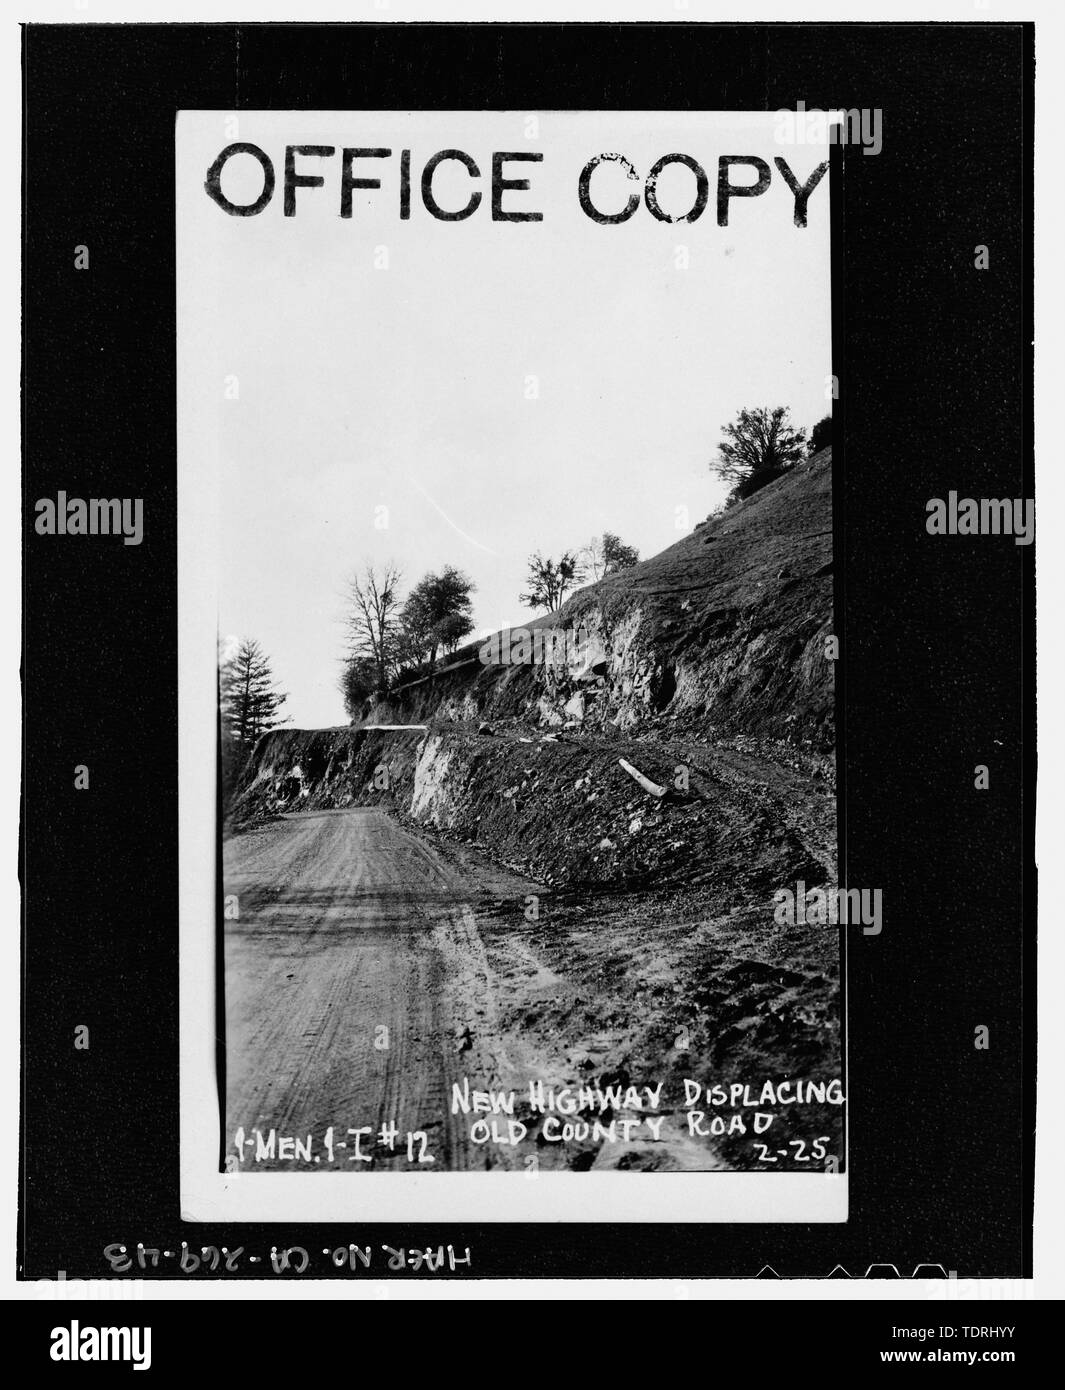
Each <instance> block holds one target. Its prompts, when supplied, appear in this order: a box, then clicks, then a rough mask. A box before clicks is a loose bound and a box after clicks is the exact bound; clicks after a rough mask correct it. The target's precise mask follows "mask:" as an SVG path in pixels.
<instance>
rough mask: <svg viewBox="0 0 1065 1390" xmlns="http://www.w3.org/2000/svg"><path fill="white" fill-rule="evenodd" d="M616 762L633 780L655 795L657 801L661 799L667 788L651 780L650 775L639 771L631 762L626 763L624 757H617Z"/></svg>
mask: <svg viewBox="0 0 1065 1390" xmlns="http://www.w3.org/2000/svg"><path fill="white" fill-rule="evenodd" d="M618 762H619V763H620V764H621V766H622V767H623V768H624V769H625V771H626V772H627V773H628V774H629V776H630V777H632V778H634V779H635V781H637V782H639V784H640V786H641V787H643V789H644V791H645V792H649V793H650V794H651V796H654V797H657V798H658V800H659V801H661V800H662V798H663V797H664V796H665V794H666V791H667V790H668V788H666V787H660V786H659V785H658V783H657V782H652V781H651V779H650V777H645V776H644V775H643V773H642V772H639V771H638V770H637V769H636V768H634V767H633V765H632V763H627V762H626V761H625V759H624V758H619V759H618Z"/></svg>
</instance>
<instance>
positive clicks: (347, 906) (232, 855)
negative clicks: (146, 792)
mask: <svg viewBox="0 0 1065 1390" xmlns="http://www.w3.org/2000/svg"><path fill="white" fill-rule="evenodd" d="M224 886H225V892H226V894H227V895H228V894H235V895H236V896H237V899H238V902H239V908H240V915H239V919H238V920H236V921H228V922H227V923H226V940H225V961H226V1057H227V1097H226V1139H227V1145H229V1146H231V1145H232V1142H233V1136H234V1134H235V1132H236V1130H237V1128H238V1126H242V1127H243V1128H244V1130H245V1132H246V1134H251V1132H252V1131H253V1129H255V1128H258V1129H259V1130H260V1131H261V1132H262V1133H263V1134H264V1135H268V1134H269V1131H270V1130H274V1131H276V1133H277V1135H278V1136H279V1137H287V1136H295V1137H297V1138H299V1139H300V1140H301V1141H304V1140H305V1139H306V1138H307V1136H308V1135H312V1136H313V1137H314V1149H313V1154H314V1155H316V1156H317V1159H318V1161H317V1162H316V1161H315V1158H314V1157H313V1156H312V1158H311V1160H310V1161H309V1162H308V1161H306V1160H302V1159H301V1160H296V1161H290V1160H285V1161H281V1160H271V1159H266V1160H264V1161H262V1162H258V1163H249V1162H246V1163H245V1164H244V1167H245V1170H246V1171H264V1170H266V1169H269V1168H282V1169H285V1170H292V1169H296V1168H303V1169H311V1170H317V1171H321V1170H322V1168H323V1167H329V1166H330V1164H329V1163H328V1160H327V1156H326V1151H325V1150H324V1148H323V1147H322V1142H323V1137H324V1134H325V1131H326V1129H327V1127H328V1126H330V1125H332V1126H334V1140H335V1142H336V1144H337V1148H336V1150H335V1153H334V1162H333V1164H332V1165H331V1166H333V1167H334V1168H343V1169H347V1170H349V1171H356V1170H357V1171H369V1170H371V1169H372V1168H374V1167H385V1168H387V1169H389V1170H393V1169H397V1168H398V1169H406V1168H407V1167H408V1166H409V1165H408V1160H407V1144H406V1133H407V1131H417V1130H423V1131H425V1132H426V1134H427V1135H428V1138H429V1151H430V1152H431V1153H432V1154H433V1156H434V1158H435V1160H436V1162H435V1164H434V1165H433V1167H435V1169H436V1170H437V1171H444V1170H455V1169H461V1168H466V1167H468V1166H470V1165H471V1164H472V1165H474V1166H478V1167H480V1166H483V1165H484V1163H485V1161H486V1160H485V1157H484V1155H483V1153H479V1152H477V1151H476V1150H474V1151H473V1152H472V1153H471V1145H470V1144H469V1141H468V1138H467V1134H466V1125H465V1122H464V1121H463V1118H462V1116H461V1115H460V1116H452V1115H451V1114H450V1105H449V1101H450V1089H451V1083H452V1081H453V1080H454V1079H455V1077H456V1075H457V1074H459V1073H461V1072H463V1071H465V1070H466V1069H467V1061H466V1059H465V1058H463V1059H457V1058H456V1049H457V1047H458V1045H459V1043H458V1042H457V1041H456V1039H457V1038H458V1037H459V1034H460V1033H461V1030H462V1028H463V1027H470V1028H472V1027H473V1025H472V1024H470V1023H468V1020H469V1019H471V1018H476V1019H477V1028H476V1033H477V1036H478V1039H479V1040H483V1039H484V1032H485V1028H486V1026H488V1027H490V1023H491V1015H492V1009H491V1006H490V1003H488V1002H487V1001H488V1000H489V997H490V989H489V976H488V970H487V963H486V958H485V954H484V947H483V945H482V944H481V942H480V938H479V935H478V932H477V924H476V920H475V918H474V917H473V914H472V912H471V911H470V909H469V906H468V903H467V902H466V901H464V900H463V897H462V892H461V887H462V885H461V883H460V881H459V879H458V877H457V875H456V874H455V873H454V872H453V871H452V870H450V869H449V868H448V867H447V865H445V864H444V863H443V862H442V861H438V860H437V859H436V858H435V857H434V856H433V855H432V853H431V852H430V851H429V850H428V849H427V848H426V847H425V846H424V845H422V844H419V843H418V841H416V840H415V839H414V838H413V837H412V836H410V835H408V834H407V833H406V832H405V831H404V830H402V829H401V828H400V827H399V826H397V825H396V823H395V822H394V821H393V820H391V819H389V818H388V817H387V816H386V815H385V814H384V813H383V812H381V811H378V810H376V809H371V808H356V809H350V810H341V811H320V812H304V813H302V814H294V815H289V816H286V817H284V818H283V819H282V820H280V821H278V822H275V823H274V824H272V825H270V826H267V827H266V828H264V829H262V830H258V831H255V832H252V833H251V834H248V835H243V836H237V837H234V838H233V839H231V840H229V841H227V843H226V845H225V849H224ZM481 1045H482V1043H481V1042H480V1041H479V1043H478V1047H480V1046H481ZM389 1122H394V1123H395V1125H396V1126H397V1127H398V1130H399V1137H398V1139H397V1141H396V1145H395V1148H394V1150H393V1151H391V1152H390V1151H389V1149H388V1148H387V1147H385V1146H383V1145H381V1144H378V1143H376V1142H375V1141H376V1136H377V1134H378V1132H379V1131H380V1129H381V1127H382V1126H383V1125H386V1124H388V1123H389ZM366 1126H369V1127H370V1128H371V1130H372V1133H371V1134H369V1135H366V1136H364V1137H363V1138H362V1139H361V1141H360V1144H361V1152H362V1153H364V1154H370V1155H371V1157H372V1162H370V1163H364V1162H352V1157H353V1154H354V1148H353V1146H352V1145H353V1141H351V1140H350V1139H349V1136H348V1135H347V1134H346V1131H347V1129H348V1128H349V1127H350V1128H353V1129H354V1128H361V1127H366ZM341 1142H344V1143H345V1144H347V1145H348V1147H347V1148H344V1149H341V1148H340V1147H339V1145H340V1143H341ZM371 1145H374V1147H373V1149H372V1150H371V1148H370V1146H371ZM230 1151H232V1149H231V1148H230ZM415 1152H416V1153H417V1152H418V1148H417V1146H416V1149H415ZM419 1167H420V1168H421V1171H426V1170H427V1169H428V1168H429V1165H424V1164H423V1165H419ZM430 1171H431V1169H430Z"/></svg>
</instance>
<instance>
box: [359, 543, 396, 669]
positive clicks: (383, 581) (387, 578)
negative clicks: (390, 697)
mask: <svg viewBox="0 0 1065 1390" xmlns="http://www.w3.org/2000/svg"><path fill="white" fill-rule="evenodd" d="M400 582H401V575H400V572H399V569H398V567H397V566H396V565H395V564H394V563H393V562H392V561H391V560H389V561H388V562H387V563H386V564H385V565H383V566H382V568H381V571H380V573H378V571H377V569H376V568H375V566H373V565H370V564H368V565H367V566H366V567H365V569H364V570H363V572H362V573H361V574H357V575H356V576H355V577H354V578H353V579H352V580H351V582H350V584H349V586H348V601H349V604H350V612H349V615H348V660H349V661H357V660H360V659H361V660H363V661H368V662H370V663H372V666H373V670H374V673H375V680H376V686H377V694H378V695H384V694H385V693H386V691H387V690H388V683H389V679H390V677H391V675H392V673H393V671H394V669H395V660H396V652H397V644H398V639H399V617H400V610H401V603H400V597H399V586H400Z"/></svg>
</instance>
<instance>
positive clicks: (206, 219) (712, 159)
mask: <svg viewBox="0 0 1065 1390" xmlns="http://www.w3.org/2000/svg"><path fill="white" fill-rule="evenodd" d="M875 133H876V132H875V130H873V129H872V128H871V126H870V122H869V119H868V116H867V118H866V123H865V128H864V131H863V128H862V123H861V115H860V113H855V121H854V125H853V130H852V131H850V132H849V131H848V130H847V128H846V126H844V127H843V129H840V128H839V127H838V126H837V127H836V129H835V132H834V134H833V133H832V132H831V127H830V126H829V123H828V120H827V117H826V114H825V113H823V112H821V113H809V114H808V115H802V114H799V115H797V114H796V113H794V112H783V113H779V114H776V115H774V114H772V113H751V114H745V113H713V112H709V113H702V114H699V113H696V114H690V115H689V114H681V113H676V114H671V113H663V112H654V113H647V112H643V113H595V112H542V113H539V112H533V113H524V112H518V113H511V112H498V113H476V114H474V113H454V112H441V113H431V112H420V113H398V112H378V113H370V112H362V111H360V112H351V113H322V114H319V115H315V114H309V113H305V112H281V113H277V112H272V113H263V112H240V113H239V114H238V113H235V112H230V113H224V112H217V113H204V112H196V113H190V112H182V113H181V115H180V117H179V120H178V126H177V139H178V209H179V211H178V283H179V344H180V351H181V359H180V361H181V366H180V369H179V428H180V429H181V431H182V435H181V444H180V449H179V454H180V457H179V493H182V492H187V493H188V498H183V499H182V503H181V505H183V506H184V505H186V502H187V505H188V507H189V508H190V513H197V512H199V511H200V510H201V509H202V511H203V513H204V516H205V520H204V523H203V524H201V523H200V522H195V523H190V527H189V535H190V536H192V537H193V538H194V545H195V556H192V555H190V554H189V553H188V551H186V552H185V553H184V554H183V565H184V568H183V572H182V585H183V586H186V587H192V586H193V585H195V588H196V591H197V592H198V593H203V592H205V589H206V586H205V584H204V577H205V576H204V571H205V569H210V570H211V572H212V574H213V576H214V582H215V585H216V595H217V611H216V612H214V611H212V610H211V609H209V608H208V607H207V606H206V605H202V619H201V618H200V613H201V606H200V605H198V606H197V610H196V615H197V620H198V621H202V629H197V630H195V631H194V630H193V626H192V622H193V617H192V614H191V612H187V613H186V620H185V622H184V623H183V638H184V639H185V640H186V641H187V642H188V643H189V644H190V648H191V646H192V644H194V643H195V644H196V651H197V655H198V659H197V660H196V663H195V666H192V665H191V663H190V666H189V670H188V671H187V672H183V674H182V691H183V695H186V696H190V698H191V697H197V704H196V709H197V711H199V712H200V717H202V718H203V719H204V723H203V727H202V728H197V731H196V732H197V733H198V734H199V735H200V738H199V739H198V740H197V746H198V747H200V748H202V750H203V752H202V756H203V759H204V766H203V767H202V769H200V771H201V773H202V779H203V786H204V787H205V788H206V789H209V790H210V796H209V797H208V798H206V799H205V800H204V803H203V811H204V815H203V818H202V820H201V822H200V827H199V828H200V831H201V832H204V831H206V830H207V829H208V828H210V819H211V811H212V809H213V806H214V804H215V800H216V794H215V791H214V788H213V787H212V785H211V784H212V780H213V777H214V774H215V768H216V766H217V770H218V778H219V786H218V789H217V806H218V812H217V821H216V824H215V826H214V833H215V834H216V835H217V840H218V850H217V862H218V864H219V866H220V877H221V883H220V885H219V891H218V896H217V898H216V899H212V897H211V896H210V894H211V893H212V891H213V890H214V884H213V882H212V879H211V874H210V869H211V866H212V863H213V862H215V861H214V860H213V859H212V857H211V856H210V855H205V856H204V857H202V858H199V864H200V873H201V877H202V880H203V882H202V885H201V888H202V902H203V904H204V905H205V906H206V907H208V908H210V907H211V906H212V903H214V905H215V909H216V910H215V911H213V912H208V914H207V915H205V916H203V918H202V919H201V920H199V921H198V922H197V923H196V925H195V931H196V933H197V935H198V937H199V939H200V943H201V946H202V948H203V950H204V951H205V952H214V950H215V940H214V939H215V934H216V933H217V934H218V935H219V936H220V937H221V949H220V952H219V955H218V959H219V961H220V963H221V978H219V979H216V980H215V981H214V990H215V992H216V999H217V1019H218V1021H219V1023H220V1025H221V1028H220V1035H221V1046H220V1048H219V1052H218V1060H217V1084H218V1087H219V1090H220V1093H221V1095H222V1097H223V1098H224V1099H223V1102H222V1106H223V1111H224V1135H223V1144H222V1146H221V1153H220V1157H219V1160H218V1161H219V1163H220V1165H221V1168H222V1170H223V1172H224V1173H226V1174H230V1175H238V1176H239V1177H240V1178H241V1181H242V1185H243V1191H244V1194H245V1197H246V1200H248V1201H252V1200H253V1190H254V1182H251V1183H250V1185H249V1184H244V1182H243V1180H244V1178H245V1176H247V1175H250V1176H251V1177H252V1178H254V1177H258V1176H259V1175H263V1174H266V1173H273V1174H278V1173H286V1174H297V1173H302V1174H307V1175H313V1176H314V1177H315V1178H316V1179H320V1178H321V1176H323V1175H324V1174H326V1173H331V1174H343V1175H344V1176H345V1177H346V1178H347V1179H348V1181H349V1183H350V1181H352V1180H354V1178H355V1177H356V1176H360V1177H366V1178H368V1179H373V1178H374V1177H375V1175H379V1174H381V1173H382V1172H383V1173H388V1174H408V1175H411V1174H417V1175H423V1176H426V1177H427V1176H430V1175H433V1176H435V1175H445V1174H449V1173H456V1172H464V1173H470V1172H475V1173H485V1172H490V1171H497V1170H505V1171H510V1172H517V1173H520V1174H523V1175H526V1176H537V1175H539V1174H543V1175H545V1176H546V1175H549V1174H550V1175H558V1174H566V1175H570V1178H571V1191H572V1198H571V1199H570V1200H573V1201H575V1202H577V1203H582V1202H583V1200H584V1199H583V1196H582V1195H581V1193H580V1192H579V1189H580V1187H581V1185H582V1183H584V1184H586V1183H587V1178H586V1177H582V1176H581V1175H589V1174H590V1175H600V1174H603V1173H612V1174H621V1173H624V1174H627V1175H630V1179H631V1181H634V1182H635V1181H637V1177H636V1175H637V1174H644V1175H648V1179H647V1181H651V1180H652V1175H662V1174H669V1173H673V1174H676V1173H693V1172H694V1173H705V1174H710V1175H715V1176H720V1175H728V1174H747V1175H758V1176H759V1177H760V1178H764V1179H765V1181H763V1182H760V1183H759V1184H757V1185H756V1186H755V1187H753V1188H752V1186H751V1185H750V1183H748V1184H747V1185H746V1189H745V1191H746V1193H747V1194H750V1193H752V1192H755V1193H757V1194H758V1195H757V1196H756V1197H751V1196H749V1195H746V1196H743V1197H738V1198H733V1197H732V1194H731V1193H730V1192H727V1191H726V1192H723V1195H722V1199H721V1201H720V1205H719V1207H717V1208H716V1209H717V1210H719V1214H720V1216H721V1217H722V1218H725V1217H728V1218H730V1219H735V1217H736V1216H737V1214H739V1213H746V1214H747V1215H748V1219H750V1217H751V1216H753V1215H754V1214H755V1213H757V1215H758V1217H759V1218H760V1219H774V1200H775V1198H776V1199H777V1201H778V1202H779V1203H780V1204H781V1210H782V1211H785V1210H786V1211H789V1212H790V1211H792V1210H793V1207H792V1205H791V1204H792V1202H793V1201H794V1198H793V1196H792V1193H794V1192H795V1191H799V1192H802V1191H806V1192H808V1193H809V1194H810V1205H809V1214H810V1216H811V1219H826V1218H825V1217H824V1215H823V1212H824V1211H826V1210H832V1211H834V1212H836V1213H837V1215H836V1219H842V1212H843V1210H845V1205H844V1202H845V1199H844V1198H843V1195H842V1194H843V1190H844V1186H845V1179H844V1175H845V1167H846V1163H845V1159H846V1154H845V1127H844V1115H845V1099H846V1091H845V1077H844V1064H843V1018H842V1010H841V1003H840V1001H841V992H840V982H841V935H842V932H843V930H845V929H846V926H847V923H848V922H850V924H851V929H852V930H853V929H857V930H859V931H865V932H876V931H877V930H879V921H880V914H879V901H878V899H879V894H878V893H871V892H869V891H866V892H864V893H862V892H861V891H855V890H851V891H850V892H849V893H840V892H839V891H838V889H837V886H836V878H837V873H836V865H837V844H836V839H837V822H836V785H835V724H834V679H833V667H834V661H835V659H836V657H837V655H838V637H837V636H836V635H835V633H834V626H833V577H832V576H833V507H832V477H833V474H832V419H833V415H832V410H833V401H834V397H835V395H836V390H835V385H834V382H835V378H834V376H833V373H832V360H831V254H830V251H831V248H830V182H831V180H830V177H829V149H830V141H833V140H835V139H837V138H838V137H839V136H841V135H842V136H843V137H846V136H847V135H848V134H853V135H854V136H855V138H857V139H862V138H863V136H864V138H866V139H869V140H872V139H873V138H874V136H875ZM208 494H210V501H208ZM209 508H211V509H212V515H211V517H210V518H209V519H207V518H206V512H207V510H208V509H209ZM208 536H209V537H210V541H209V543H208V542H207V540H206V538H207V537H208ZM213 644H216V646H217V671H215V670H213V669H210V668H209V666H208V664H207V662H206V661H205V660H204V655H205V653H207V652H208V650H210V649H211V647H212V645H213ZM193 670H194V671H195V672H196V673H197V676H198V677H199V679H200V680H201V681H202V682H203V687H202V689H200V690H198V691H197V690H193V689H191V686H190V682H191V680H192V675H191V672H192V671H193ZM216 682H217V691H218V698H217V708H215V707H214V704H213V701H209V700H208V699H207V697H208V696H213V693H214V688H215V683H216ZM190 707H191V706H190ZM192 717H194V716H192V715H190V719H191V718H192ZM216 728H217V731H218V746H217V750H216V748H215V745H214V740H213V739H212V738H208V737H207V736H208V735H212V734H213V733H214V731H215V729H216ZM191 813H192V812H191V807H190V814H191ZM195 814H196V816H197V817H199V811H198V810H197V811H196V813H195ZM784 1175H792V1177H801V1178H802V1179H803V1180H804V1181H803V1182H802V1183H800V1184H799V1185H798V1187H796V1185H795V1184H794V1183H792V1184H790V1185H788V1186H787V1189H786V1190H785V1188H783V1187H782V1186H781V1185H780V1179H781V1177H782V1176H784ZM815 1176H816V1182H815V1183H814V1182H811V1179H812V1178H814V1177H815ZM643 1185H644V1184H641V1186H643ZM529 1191H530V1192H535V1189H533V1188H530V1189H529ZM358 1200H366V1197H365V1196H364V1195H363V1194H359V1198H358ZM634 1200H635V1199H634ZM752 1202H753V1204H754V1205H753V1206H752V1205H751V1203H752ZM825 1203H827V1204H828V1205H827V1206H826V1205H824V1204H825ZM576 1209H577V1210H580V1206H578V1207H577V1208H576ZM636 1209H637V1210H638V1209H639V1208H638V1207H637V1208H636Z"/></svg>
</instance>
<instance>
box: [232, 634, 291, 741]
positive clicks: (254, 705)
mask: <svg viewBox="0 0 1065 1390" xmlns="http://www.w3.org/2000/svg"><path fill="white" fill-rule="evenodd" d="M220 698H221V707H222V737H223V744H224V743H225V740H226V739H227V738H228V739H230V740H232V742H233V743H234V744H235V745H236V746H237V748H238V749H239V750H240V752H241V753H246V752H247V751H248V749H249V748H251V747H252V745H253V744H254V743H255V740H256V739H257V738H258V737H259V736H260V734H265V733H268V732H269V730H270V729H276V728H277V726H278V725H279V724H282V723H284V722H286V721H284V720H282V719H278V718H277V712H278V710H279V709H280V708H281V706H282V705H283V704H284V703H285V701H286V700H287V699H288V696H287V695H286V694H284V693H283V692H282V691H280V690H278V689H277V688H276V687H275V685H274V676H273V672H272V671H271V669H270V661H269V659H268V657H267V656H266V653H265V652H264V651H263V649H262V647H260V646H259V644H258V642H256V641H255V640H254V639H253V638H250V637H245V638H242V639H241V642H240V646H239V647H238V648H237V650H236V651H235V652H234V653H233V655H232V656H231V657H230V658H229V660H228V661H227V662H226V663H225V664H224V665H223V667H222V670H221V681H220Z"/></svg>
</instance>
